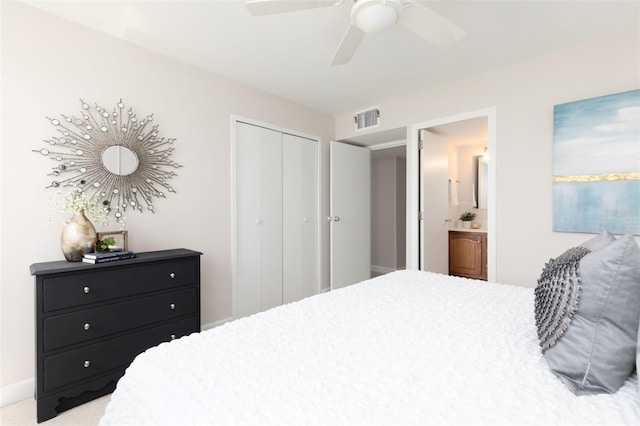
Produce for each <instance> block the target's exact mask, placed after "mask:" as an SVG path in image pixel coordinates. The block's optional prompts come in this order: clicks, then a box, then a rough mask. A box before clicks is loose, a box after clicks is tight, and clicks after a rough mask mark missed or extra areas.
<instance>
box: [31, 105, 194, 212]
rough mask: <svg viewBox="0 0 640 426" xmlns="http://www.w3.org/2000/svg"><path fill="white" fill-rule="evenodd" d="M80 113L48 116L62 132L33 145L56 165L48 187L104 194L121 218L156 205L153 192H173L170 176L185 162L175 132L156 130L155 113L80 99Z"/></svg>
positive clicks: (101, 197) (156, 194)
mask: <svg viewBox="0 0 640 426" xmlns="http://www.w3.org/2000/svg"><path fill="white" fill-rule="evenodd" d="M80 105H81V108H82V110H81V111H80V116H79V117H76V116H74V115H69V116H67V115H61V117H60V118H49V117H47V119H48V120H49V121H50V122H51V124H52V125H53V126H54V127H55V128H56V130H57V132H58V134H57V135H55V136H53V137H52V138H51V139H49V140H45V141H44V142H45V143H46V144H47V145H48V147H46V148H42V149H40V150H34V152H39V153H40V154H42V155H44V156H47V157H49V158H50V159H51V160H53V161H54V162H55V163H56V165H55V166H54V167H53V168H52V170H51V172H50V173H48V174H47V176H51V184H50V185H48V186H47V187H46V188H63V187H73V188H75V190H76V191H84V192H85V193H87V195H88V196H95V197H96V198H98V199H99V200H101V202H102V204H103V206H105V207H106V208H107V209H109V212H110V213H112V214H113V215H114V216H115V217H116V220H117V221H120V220H121V219H122V218H123V215H124V213H125V212H126V211H127V209H129V210H134V211H140V212H144V211H145V210H147V211H150V212H154V213H155V211H156V209H155V206H154V204H153V201H154V199H155V198H165V194H166V193H167V192H175V190H174V189H173V187H172V186H171V185H170V184H169V183H168V180H169V179H171V178H173V177H174V176H176V173H175V172H174V169H176V168H179V167H182V166H181V165H180V164H178V163H176V162H175V161H173V160H171V159H170V157H171V155H172V154H173V151H174V148H173V146H172V145H173V143H174V141H175V138H170V139H165V138H162V137H159V136H158V125H157V124H152V122H153V114H151V115H148V116H146V117H145V118H142V119H138V118H137V116H136V114H135V113H134V112H133V110H132V109H131V108H128V109H126V108H125V105H124V104H123V103H122V100H120V101H118V103H117V104H116V107H114V108H113V111H111V112H110V111H109V110H107V109H106V108H103V107H101V106H99V105H98V104H95V106H94V107H91V106H90V105H89V104H88V103H86V102H84V101H83V100H82V99H80Z"/></svg>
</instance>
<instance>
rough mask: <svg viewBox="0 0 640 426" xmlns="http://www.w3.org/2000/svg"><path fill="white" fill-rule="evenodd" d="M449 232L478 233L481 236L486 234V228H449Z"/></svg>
mask: <svg viewBox="0 0 640 426" xmlns="http://www.w3.org/2000/svg"><path fill="white" fill-rule="evenodd" d="M449 231H453V232H478V233H481V234H486V233H487V228H479V229H471V228H449Z"/></svg>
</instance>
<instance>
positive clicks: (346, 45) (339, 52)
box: [331, 25, 364, 65]
mask: <svg viewBox="0 0 640 426" xmlns="http://www.w3.org/2000/svg"><path fill="white" fill-rule="evenodd" d="M363 38H364V32H362V31H360V29H358V27H356V26H355V25H349V28H347V32H346V33H344V37H342V41H341V42H340V45H339V46H338V48H337V49H336V53H334V54H333V59H331V65H342V64H346V63H347V62H349V61H350V60H351V58H352V57H353V54H354V53H356V49H358V46H360V42H361V41H362V39H363Z"/></svg>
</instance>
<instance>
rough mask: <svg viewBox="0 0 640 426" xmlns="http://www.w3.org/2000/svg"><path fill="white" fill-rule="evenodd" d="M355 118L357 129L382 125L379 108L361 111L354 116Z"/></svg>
mask: <svg viewBox="0 0 640 426" xmlns="http://www.w3.org/2000/svg"><path fill="white" fill-rule="evenodd" d="M353 119H354V120H355V122H356V130H364V129H368V128H370V127H377V126H379V125H380V110H379V109H378V108H374V109H370V110H368V111H363V112H359V113H357V114H356V115H354V116H353Z"/></svg>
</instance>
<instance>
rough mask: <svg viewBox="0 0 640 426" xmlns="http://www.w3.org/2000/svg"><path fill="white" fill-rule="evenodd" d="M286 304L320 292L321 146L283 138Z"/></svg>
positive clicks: (297, 138)
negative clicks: (319, 187)
mask: <svg viewBox="0 0 640 426" xmlns="http://www.w3.org/2000/svg"><path fill="white" fill-rule="evenodd" d="M282 206H283V208H282V224H283V234H282V238H283V242H282V253H283V258H282V271H283V277H282V302H283V303H290V302H295V301H296V300H300V299H303V298H305V297H309V296H312V295H314V294H316V293H317V292H318V232H317V231H318V143H317V142H316V141H314V140H310V139H306V138H302V137H299V136H293V135H289V134H283V135H282Z"/></svg>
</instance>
